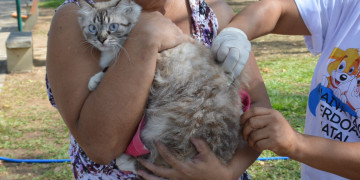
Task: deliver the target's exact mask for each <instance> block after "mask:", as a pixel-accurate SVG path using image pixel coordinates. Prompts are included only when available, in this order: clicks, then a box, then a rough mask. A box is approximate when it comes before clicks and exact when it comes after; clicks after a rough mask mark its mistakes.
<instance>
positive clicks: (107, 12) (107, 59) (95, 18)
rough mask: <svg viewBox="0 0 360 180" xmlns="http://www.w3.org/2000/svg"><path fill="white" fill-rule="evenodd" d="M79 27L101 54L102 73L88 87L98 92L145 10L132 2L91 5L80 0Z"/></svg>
mask: <svg viewBox="0 0 360 180" xmlns="http://www.w3.org/2000/svg"><path fill="white" fill-rule="evenodd" d="M79 4H80V7H81V8H80V11H79V14H80V17H79V24H80V26H81V28H82V32H83V35H84V37H85V39H86V41H88V42H89V43H90V44H92V45H93V46H94V47H96V48H97V49H99V50H100V51H101V57H100V67H101V68H102V69H103V70H102V71H101V72H99V73H97V74H95V75H94V76H93V77H91V79H90V81H89V84H88V88H89V90H90V91H94V90H95V89H96V87H97V86H98V84H99V83H100V81H101V80H102V78H103V77H104V73H105V71H106V70H107V68H108V66H109V65H110V63H112V62H113V61H114V60H115V59H116V57H117V55H118V54H119V52H120V49H121V47H122V45H123V44H124V42H125V40H126V39H127V36H128V34H129V33H130V31H131V29H132V28H133V27H134V25H135V23H136V22H137V20H138V18H139V16H140V13H141V7H140V6H139V5H137V4H135V2H133V1H132V0H120V1H119V0H116V1H115V0H111V1H106V2H101V3H95V4H89V3H87V2H86V1H85V0H79Z"/></svg>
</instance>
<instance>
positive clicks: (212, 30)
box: [189, 0, 219, 47]
mask: <svg viewBox="0 0 360 180" xmlns="http://www.w3.org/2000/svg"><path fill="white" fill-rule="evenodd" d="M189 4H190V9H191V17H192V19H191V26H192V35H193V37H194V38H195V39H197V40H199V41H201V42H202V43H203V44H204V45H206V46H208V47H210V46H211V44H212V40H213V39H214V38H215V37H216V35H217V30H218V28H219V24H218V20H217V18H216V15H215V13H214V12H213V10H212V9H211V8H210V7H209V6H208V5H207V4H206V2H205V1H204V0H189Z"/></svg>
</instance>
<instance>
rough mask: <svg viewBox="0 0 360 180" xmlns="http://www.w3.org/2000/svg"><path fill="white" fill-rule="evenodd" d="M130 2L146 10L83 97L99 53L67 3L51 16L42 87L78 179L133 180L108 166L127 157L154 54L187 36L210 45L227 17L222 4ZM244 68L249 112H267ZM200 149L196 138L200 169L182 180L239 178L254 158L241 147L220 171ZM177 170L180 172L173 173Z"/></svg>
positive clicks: (255, 77) (261, 89) (260, 90)
mask: <svg viewBox="0 0 360 180" xmlns="http://www.w3.org/2000/svg"><path fill="white" fill-rule="evenodd" d="M90 2H91V1H90ZM95 2H97V1H95ZM136 2H137V3H138V4H140V5H141V6H142V8H143V10H144V12H143V13H142V15H141V16H140V18H139V21H138V22H137V24H136V25H135V27H134V29H133V30H132V32H131V33H130V35H129V37H128V41H126V42H125V44H124V48H123V49H126V51H124V52H123V53H121V55H119V57H118V59H117V61H116V63H114V64H113V65H112V66H110V68H109V69H108V70H107V72H106V75H105V76H104V79H103V80H102V82H101V84H100V85H99V86H98V87H97V88H96V90H94V91H93V92H89V91H88V89H87V83H88V80H89V78H90V77H91V76H92V75H93V74H95V73H96V72H98V71H99V66H98V60H99V54H100V53H99V52H98V51H96V50H92V48H89V45H88V44H86V43H84V41H85V40H84V37H83V35H82V32H81V29H80V28H79V24H78V21H77V17H78V14H77V11H78V9H79V7H78V5H77V1H76V0H67V1H66V2H65V3H64V5H62V6H61V7H60V8H58V9H57V12H56V13H55V15H54V18H53V21H52V24H51V28H50V31H49V41H48V56H47V86H48V93H49V98H50V100H51V101H52V104H53V105H54V106H55V102H56V107H57V108H58V110H59V112H60V114H61V116H62V117H63V119H64V122H65V123H66V125H67V126H68V128H69V130H70V132H71V143H70V149H69V153H70V159H71V161H72V165H73V172H74V176H75V178H76V179H94V178H110V179H123V178H136V177H137V176H136V175H134V174H133V173H131V172H123V171H121V170H119V169H117V167H116V165H115V162H114V160H115V158H117V157H118V156H119V155H121V154H122V153H124V152H125V150H126V147H127V145H128V144H129V142H130V140H131V137H132V135H133V134H134V132H135V130H136V128H137V126H138V124H139V121H140V119H141V116H142V114H143V110H144V107H145V103H146V100H147V95H148V92H149V88H150V85H151V83H152V79H153V77H154V70H155V65H156V56H157V53H158V52H159V51H161V50H164V49H168V48H172V47H175V46H176V45H178V44H180V43H181V42H183V41H186V40H188V35H190V34H192V35H193V37H195V38H196V39H198V40H200V41H202V42H203V43H204V44H206V45H209V46H210V45H211V41H212V39H213V37H215V36H216V34H217V32H218V31H220V30H221V29H223V28H224V27H225V25H226V24H227V23H228V22H229V21H230V19H231V18H232V16H233V13H232V10H231V9H230V7H229V6H227V5H226V3H225V2H224V1H222V0H207V1H202V0H200V1H199V0H197V1H196V0H190V1H187V0H182V1H179V0H162V1H159V0H137V1H136ZM215 15H216V16H215ZM244 70H245V71H247V73H248V74H249V82H250V83H249V86H248V89H246V90H247V91H248V92H249V94H250V97H251V98H252V106H258V107H270V103H269V99H268V97H267V93H266V90H265V86H264V84H263V81H262V78H261V75H260V72H259V69H258V67H257V65H256V62H255V60H254V57H253V55H251V56H250V59H249V61H248V63H247V65H246V68H245V69H244ZM254 94H258V95H257V96H254ZM202 143H203V142H202V141H199V140H194V144H195V145H197V147H198V150H199V151H200V155H202V156H201V157H203V158H200V159H198V160H197V162H199V163H197V164H195V166H196V167H206V168H199V169H201V170H202V171H201V172H200V171H199V173H198V174H194V175H186V172H185V174H184V175H183V176H182V177H191V178H193V179H197V178H204V176H205V175H207V176H208V177H211V178H213V179H219V177H221V178H220V179H237V178H238V177H240V176H241V174H242V173H243V172H244V171H245V170H246V168H247V167H249V166H250V165H251V164H252V163H253V161H255V159H256V158H257V156H258V155H259V152H256V151H253V150H251V149H250V148H248V147H244V148H241V149H239V150H238V151H237V153H236V155H235V157H234V158H233V160H232V161H231V163H230V165H229V166H225V165H223V164H221V163H220V162H219V161H218V160H216V157H215V159H214V154H213V153H212V152H210V151H208V149H207V148H206V146H202V145H203V144H202ZM204 147H205V148H204ZM204 152H206V153H205V154H204ZM204 165H206V166H204ZM180 170H181V169H180ZM175 171H176V173H177V174H179V173H184V172H178V171H177V169H176V168H174V172H175ZM143 175H144V177H145V176H146V174H143ZM167 178H173V176H169V177H167ZM211 178H206V179H211ZM187 179H190V178H187Z"/></svg>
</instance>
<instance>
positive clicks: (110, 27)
mask: <svg viewBox="0 0 360 180" xmlns="http://www.w3.org/2000/svg"><path fill="white" fill-rule="evenodd" d="M118 28H119V24H117V23H112V24H110V26H109V30H110V31H116V30H117V29H118Z"/></svg>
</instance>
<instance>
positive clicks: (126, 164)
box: [116, 154, 136, 173]
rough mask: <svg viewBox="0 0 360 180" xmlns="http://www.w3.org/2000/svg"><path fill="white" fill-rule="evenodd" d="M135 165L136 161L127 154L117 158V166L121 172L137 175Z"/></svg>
mask: <svg viewBox="0 0 360 180" xmlns="http://www.w3.org/2000/svg"><path fill="white" fill-rule="evenodd" d="M135 163H136V159H135V158H134V157H132V156H129V155H127V154H122V155H121V156H120V157H118V158H116V165H117V166H118V168H119V169H120V170H121V171H131V172H134V173H136V169H135Z"/></svg>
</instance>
